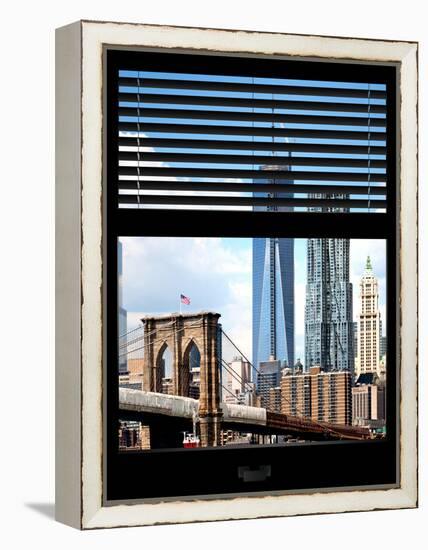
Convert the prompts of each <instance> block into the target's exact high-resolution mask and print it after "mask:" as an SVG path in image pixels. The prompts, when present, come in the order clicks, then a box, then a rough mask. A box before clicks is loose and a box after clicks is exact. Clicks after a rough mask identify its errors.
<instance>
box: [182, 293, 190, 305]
mask: <svg viewBox="0 0 428 550" xmlns="http://www.w3.org/2000/svg"><path fill="white" fill-rule="evenodd" d="M180 301H181V303H182V304H186V306H190V298H188V297H187V296H185V295H184V294H180Z"/></svg>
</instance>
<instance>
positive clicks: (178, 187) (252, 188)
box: [119, 180, 386, 196]
mask: <svg viewBox="0 0 428 550" xmlns="http://www.w3.org/2000/svg"><path fill="white" fill-rule="evenodd" d="M119 188H120V189H121V190H138V189H148V190H158V191H219V192H220V191H227V192H233V193H275V194H278V193H279V194H281V193H292V194H300V193H310V194H323V193H333V194H348V195H369V194H370V195H373V196H384V195H385V191H386V189H385V187H383V186H371V187H370V188H369V187H368V186H367V185H316V184H312V185H305V184H301V183H233V182H229V181H227V182H225V181H221V180H218V181H214V182H206V181H194V180H192V181H186V180H185V181H176V180H140V181H137V180H120V181H119Z"/></svg>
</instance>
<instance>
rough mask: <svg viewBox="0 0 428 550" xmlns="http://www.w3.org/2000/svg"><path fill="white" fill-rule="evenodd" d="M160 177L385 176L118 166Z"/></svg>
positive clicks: (126, 172)
mask: <svg viewBox="0 0 428 550" xmlns="http://www.w3.org/2000/svg"><path fill="white" fill-rule="evenodd" d="M138 172H140V175H141V176H160V177H168V176H174V177H181V178H233V179H236V178H240V179H258V180H266V179H272V178H277V179H285V180H309V181H313V180H318V181H367V180H368V179H370V181H373V182H384V181H385V174H373V173H372V174H369V175H368V174H365V173H359V172H346V173H344V172H309V171H298V170H293V171H288V170H240V169H233V170H227V169H221V168H212V169H209V168H176V167H168V168H165V167H157V166H147V167H146V166H144V167H140V168H138V166H120V167H119V175H123V176H137V175H138Z"/></svg>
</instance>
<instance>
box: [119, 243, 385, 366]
mask: <svg viewBox="0 0 428 550" xmlns="http://www.w3.org/2000/svg"><path fill="white" fill-rule="evenodd" d="M120 240H121V242H122V245H123V306H124V308H125V309H126V310H127V312H128V330H132V329H133V328H135V327H136V326H137V325H138V324H139V319H140V317H141V316H142V315H146V314H149V313H169V312H177V311H179V308H180V294H184V295H185V296H187V297H189V298H190V300H191V304H190V306H186V305H182V306H181V307H182V311H183V312H186V311H188V312H194V311H201V310H213V311H216V312H218V313H220V314H221V319H220V322H221V323H222V325H223V328H224V330H225V331H226V332H227V333H228V334H229V336H230V337H231V338H232V340H233V341H235V342H236V343H237V345H238V346H239V347H240V349H241V350H242V351H243V352H244V354H245V355H246V356H247V357H248V358H249V359H250V360H251V349H252V341H251V338H252V318H251V316H252V315H251V313H252V242H251V239H238V238H200V237H199V238H182V237H150V238H149V237H122V238H121V239H120ZM294 242H295V347H296V354H295V357H296V358H299V357H300V358H301V359H302V362H304V308H305V285H306V239H295V240H294ZM368 255H369V256H370V257H371V261H372V266H373V271H374V274H375V276H376V277H377V278H378V280H379V291H380V297H379V298H380V300H379V301H380V310H381V318H382V320H383V323H384V325H386V317H385V295H386V294H385V292H386V287H385V269H386V265H385V258H386V255H385V241H383V240H361V239H358V240H357V239H353V240H351V255H350V278H351V282H352V283H353V295H354V307H353V311H354V320H356V318H357V315H358V312H359V301H358V284H359V280H360V278H361V276H362V274H363V272H364V269H365V264H366V259H367V256H368ZM384 332H385V331H384Z"/></svg>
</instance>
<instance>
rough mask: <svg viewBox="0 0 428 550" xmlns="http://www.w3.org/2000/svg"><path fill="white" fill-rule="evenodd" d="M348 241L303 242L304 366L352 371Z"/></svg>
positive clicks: (350, 285)
mask: <svg viewBox="0 0 428 550" xmlns="http://www.w3.org/2000/svg"><path fill="white" fill-rule="evenodd" d="M349 247H350V242H349V239H318V238H317V239H315V238H310V239H308V241H307V282H306V306H305V367H306V369H309V368H310V367H312V366H315V365H317V366H320V367H321V369H322V370H323V371H330V370H347V371H350V372H351V371H353V368H354V328H353V322H352V283H351V282H350V281H349Z"/></svg>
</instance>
